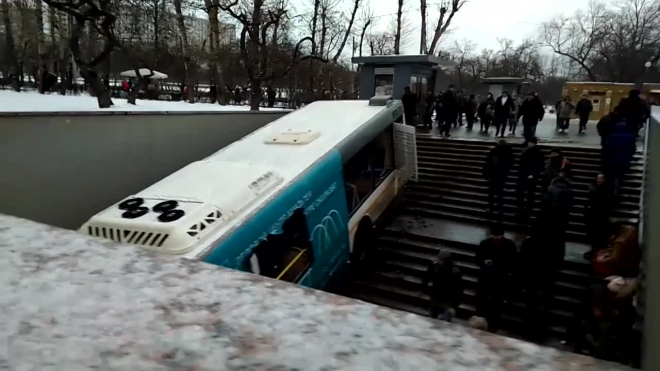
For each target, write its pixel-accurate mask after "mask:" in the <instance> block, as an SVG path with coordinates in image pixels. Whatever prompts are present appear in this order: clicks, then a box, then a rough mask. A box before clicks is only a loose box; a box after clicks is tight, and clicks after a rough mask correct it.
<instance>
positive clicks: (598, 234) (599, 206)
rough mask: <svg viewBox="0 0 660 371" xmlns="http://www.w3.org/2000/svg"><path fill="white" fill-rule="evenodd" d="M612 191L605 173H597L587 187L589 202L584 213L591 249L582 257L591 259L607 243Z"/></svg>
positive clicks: (612, 197) (612, 199) (612, 198)
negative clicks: (594, 180)
mask: <svg viewBox="0 0 660 371" xmlns="http://www.w3.org/2000/svg"><path fill="white" fill-rule="evenodd" d="M613 201H614V192H613V190H612V187H611V186H610V183H609V182H608V181H607V178H605V174H598V177H596V183H595V184H593V185H591V187H589V203H588V204H587V210H586V212H585V213H584V214H585V215H584V216H585V217H586V219H587V237H588V238H589V243H590V244H591V250H590V251H588V252H586V253H584V258H585V259H586V260H588V261H591V259H592V258H593V256H594V254H595V253H597V252H598V251H599V250H601V249H603V248H604V247H605V245H607V238H608V233H607V232H608V225H609V220H610V214H611V212H612V207H613Z"/></svg>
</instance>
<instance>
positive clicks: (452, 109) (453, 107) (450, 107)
mask: <svg viewBox="0 0 660 371" xmlns="http://www.w3.org/2000/svg"><path fill="white" fill-rule="evenodd" d="M440 102H441V104H442V111H443V114H444V116H445V117H444V123H445V125H444V135H445V136H446V137H450V136H451V135H450V134H449V129H451V125H452V124H453V123H454V122H455V121H456V115H457V114H458V113H457V112H458V106H457V104H456V93H454V85H449V89H447V91H445V92H444V93H443V94H442V98H441V99H440Z"/></svg>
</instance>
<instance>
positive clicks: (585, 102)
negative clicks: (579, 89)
mask: <svg viewBox="0 0 660 371" xmlns="http://www.w3.org/2000/svg"><path fill="white" fill-rule="evenodd" d="M593 110H594V105H593V104H592V103H591V101H590V100H589V99H588V98H587V95H586V94H582V99H580V101H579V102H578V104H577V106H576V107H575V114H576V115H578V117H579V118H580V129H579V131H578V134H579V133H581V132H583V131H586V130H587V122H589V115H590V114H591V111H593Z"/></svg>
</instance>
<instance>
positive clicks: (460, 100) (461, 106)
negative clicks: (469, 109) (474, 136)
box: [454, 91, 467, 127]
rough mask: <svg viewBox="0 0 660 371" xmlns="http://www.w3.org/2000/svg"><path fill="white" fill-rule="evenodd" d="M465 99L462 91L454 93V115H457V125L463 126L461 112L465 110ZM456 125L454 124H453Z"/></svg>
mask: <svg viewBox="0 0 660 371" xmlns="http://www.w3.org/2000/svg"><path fill="white" fill-rule="evenodd" d="M466 102H467V99H465V96H464V95H463V92H461V91H459V92H458V93H456V115H457V116H458V126H463V113H464V112H465V104H466ZM454 127H456V124H454Z"/></svg>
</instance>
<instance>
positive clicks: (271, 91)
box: [266, 85, 276, 108]
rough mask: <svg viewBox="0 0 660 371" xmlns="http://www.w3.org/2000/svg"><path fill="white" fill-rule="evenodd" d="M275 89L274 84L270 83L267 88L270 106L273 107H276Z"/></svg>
mask: <svg viewBox="0 0 660 371" xmlns="http://www.w3.org/2000/svg"><path fill="white" fill-rule="evenodd" d="M275 95H276V93H275V89H273V86H272V85H268V88H266V96H267V97H268V107H269V108H273V107H275Z"/></svg>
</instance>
